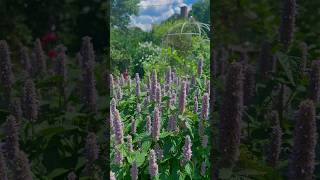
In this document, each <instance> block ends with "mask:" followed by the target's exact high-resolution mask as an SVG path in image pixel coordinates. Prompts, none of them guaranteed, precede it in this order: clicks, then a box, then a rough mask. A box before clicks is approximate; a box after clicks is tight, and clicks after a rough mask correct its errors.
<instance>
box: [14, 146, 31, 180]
mask: <svg viewBox="0 0 320 180" xmlns="http://www.w3.org/2000/svg"><path fill="white" fill-rule="evenodd" d="M13 166H14V167H13V169H14V173H13V179H15V180H32V179H33V178H32V173H31V168H30V164H29V160H28V157H27V155H26V154H25V153H24V152H23V151H19V152H17V155H16V156H15V158H14V165H13Z"/></svg>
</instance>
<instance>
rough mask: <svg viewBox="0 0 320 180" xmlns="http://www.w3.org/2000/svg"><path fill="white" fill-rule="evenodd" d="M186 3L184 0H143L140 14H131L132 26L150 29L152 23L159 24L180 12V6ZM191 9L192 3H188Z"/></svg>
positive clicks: (145, 29) (140, 4)
mask: <svg viewBox="0 0 320 180" xmlns="http://www.w3.org/2000/svg"><path fill="white" fill-rule="evenodd" d="M183 5H186V4H185V3H184V2H183V0H141V1H140V3H139V6H140V10H139V15H138V16H131V17H130V18H131V23H130V26H137V27H140V28H141V29H142V30H144V31H149V30H151V28H152V24H158V23H160V22H161V21H163V20H166V19H168V18H169V17H170V16H172V15H173V14H179V13H180V7H181V6H183ZM187 6H188V8H189V9H191V4H189V5H187Z"/></svg>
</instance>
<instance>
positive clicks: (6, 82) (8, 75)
mask: <svg viewBox="0 0 320 180" xmlns="http://www.w3.org/2000/svg"><path fill="white" fill-rule="evenodd" d="M11 66H12V65H11V58H10V51H9V47H8V44H7V42H6V41H5V40H1V41H0V72H1V73H0V80H1V84H2V86H3V87H4V88H5V91H6V92H5V93H6V96H7V97H10V94H11V88H12V85H13V74H12V67H11Z"/></svg>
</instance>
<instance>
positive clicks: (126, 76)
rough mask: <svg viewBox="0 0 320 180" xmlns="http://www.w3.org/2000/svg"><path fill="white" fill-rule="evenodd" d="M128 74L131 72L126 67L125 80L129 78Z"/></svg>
mask: <svg viewBox="0 0 320 180" xmlns="http://www.w3.org/2000/svg"><path fill="white" fill-rule="evenodd" d="M128 75H129V73H128V70H127V69H126V70H125V72H124V73H123V77H124V79H125V80H128Z"/></svg>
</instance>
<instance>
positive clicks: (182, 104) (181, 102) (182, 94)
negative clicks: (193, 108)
mask: <svg viewBox="0 0 320 180" xmlns="http://www.w3.org/2000/svg"><path fill="white" fill-rule="evenodd" d="M186 101H187V94H186V82H185V81H183V82H182V84H181V90H180V96H179V110H180V113H184V111H185V110H186Z"/></svg>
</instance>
